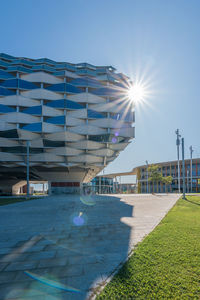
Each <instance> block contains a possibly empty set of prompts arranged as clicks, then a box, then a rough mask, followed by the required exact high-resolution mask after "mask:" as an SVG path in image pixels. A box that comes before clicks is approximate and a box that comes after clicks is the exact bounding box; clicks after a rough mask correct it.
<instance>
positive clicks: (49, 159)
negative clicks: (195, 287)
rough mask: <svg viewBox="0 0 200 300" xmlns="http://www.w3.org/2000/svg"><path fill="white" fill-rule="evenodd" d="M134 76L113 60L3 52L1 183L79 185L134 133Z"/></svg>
mask: <svg viewBox="0 0 200 300" xmlns="http://www.w3.org/2000/svg"><path fill="white" fill-rule="evenodd" d="M129 86H130V81H129V78H128V77H127V76H125V75H124V74H122V73H117V72H116V70H115V68H113V67H112V66H94V65H91V64H88V63H79V64H72V63H67V62H56V61H53V60H50V59H46V58H41V59H30V58H24V57H14V56H10V55H7V54H0V191H1V193H11V192H12V191H13V190H14V191H16V185H17V187H19V186H20V182H24V180H26V165H27V148H26V145H27V141H30V159H29V162H30V180H32V181H48V183H49V191H50V192H52V193H62V192H66V193H70V192H79V191H80V185H81V183H84V182H89V181H91V179H92V178H93V177H95V175H96V174H98V173H99V172H100V171H101V170H102V169H103V168H104V167H105V166H106V165H108V164H109V163H110V162H111V161H113V160H114V159H115V158H116V157H117V156H118V155H119V153H120V151H122V150H123V149H124V148H125V147H126V146H127V145H128V144H129V142H130V140H131V139H132V138H133V137H134V127H133V125H132V124H133V123H134V112H133V104H132V103H131V101H130V100H129V99H128V97H127V91H128V87H129Z"/></svg>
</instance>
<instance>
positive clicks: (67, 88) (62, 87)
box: [47, 83, 82, 94]
mask: <svg viewBox="0 0 200 300" xmlns="http://www.w3.org/2000/svg"><path fill="white" fill-rule="evenodd" d="M47 89H48V90H50V91H53V92H60V93H64V92H66V93H72V94H77V93H82V90H81V89H79V88H77V87H75V86H73V85H72V84H69V83H58V84H53V85H51V86H49V87H47Z"/></svg>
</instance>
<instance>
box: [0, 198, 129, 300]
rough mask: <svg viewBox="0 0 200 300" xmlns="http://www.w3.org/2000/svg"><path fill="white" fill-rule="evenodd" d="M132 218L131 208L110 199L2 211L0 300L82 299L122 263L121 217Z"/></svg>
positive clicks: (125, 239) (46, 202)
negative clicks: (13, 299)
mask: <svg viewBox="0 0 200 300" xmlns="http://www.w3.org/2000/svg"><path fill="white" fill-rule="evenodd" d="M132 216H133V206H132V205H128V204H127V203H125V201H123V200H121V201H120V198H118V197H114V196H89V195H87V196H78V195H77V196H74V195H72V196H70V195H62V196H61V195H59V196H51V197H48V198H44V199H40V200H34V201H29V202H27V203H25V202H23V203H18V204H13V205H9V207H8V206H7V207H6V206H4V207H1V208H0V218H1V221H0V226H1V228H2V229H3V230H2V231H1V246H2V247H1V250H2V249H4V251H1V256H0V271H1V272H0V278H1V279H3V282H2V280H0V282H1V284H0V299H12V298H15V299H20V300H22V299H27V300H28V299H36V300H40V299H48V300H51V299H52V300H53V299H60V300H64V299H77V300H79V299H85V298H86V295H87V294H88V291H89V290H90V288H91V286H93V288H94V289H95V284H96V285H98V284H99V282H102V281H103V280H105V279H106V278H107V277H108V276H109V275H110V274H111V273H112V272H113V270H114V269H115V268H116V267H117V266H118V265H119V264H120V263H121V262H122V261H124V260H125V259H126V257H127V253H128V252H129V250H130V247H129V239H130V233H131V227H129V226H128V225H126V224H124V223H122V222H121V218H122V217H132ZM6 249H7V250H6ZM4 252H5V253H4Z"/></svg>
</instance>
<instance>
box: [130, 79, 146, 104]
mask: <svg viewBox="0 0 200 300" xmlns="http://www.w3.org/2000/svg"><path fill="white" fill-rule="evenodd" d="M145 96H146V91H145V88H144V86H143V85H142V84H140V83H135V84H133V85H131V86H130V87H129V89H128V98H129V99H130V100H131V101H133V102H135V103H138V102H141V101H143V100H144V99H145Z"/></svg>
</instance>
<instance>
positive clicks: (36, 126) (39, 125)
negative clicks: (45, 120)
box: [22, 123, 42, 132]
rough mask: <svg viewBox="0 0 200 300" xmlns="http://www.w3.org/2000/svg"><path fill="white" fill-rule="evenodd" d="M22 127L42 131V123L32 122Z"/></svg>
mask: <svg viewBox="0 0 200 300" xmlns="http://www.w3.org/2000/svg"><path fill="white" fill-rule="evenodd" d="M22 129H24V130H28V131H32V132H42V123H32V124H28V125H25V126H24V127H23V128H22Z"/></svg>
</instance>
